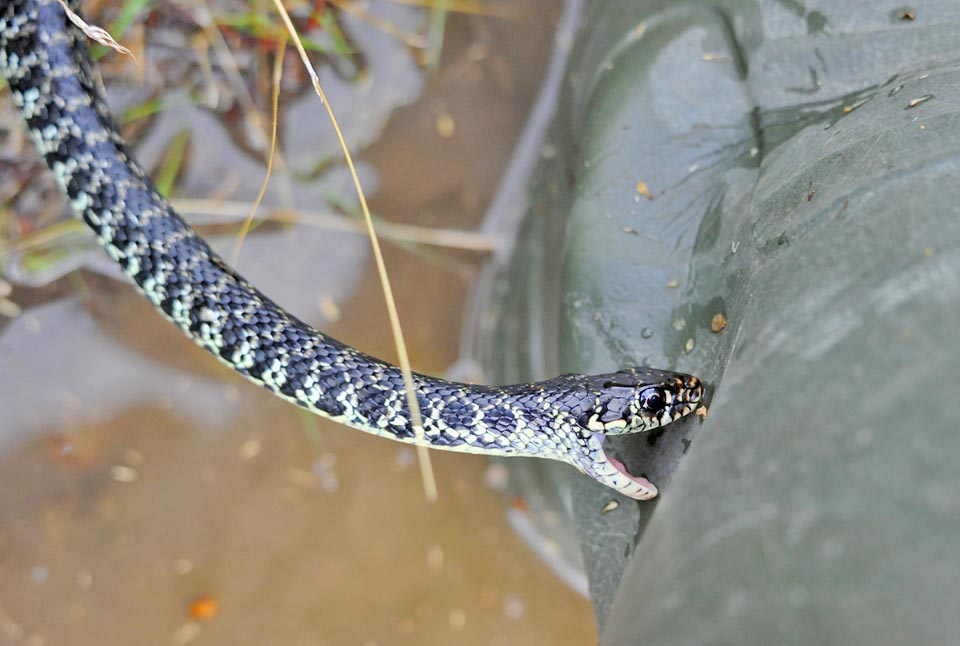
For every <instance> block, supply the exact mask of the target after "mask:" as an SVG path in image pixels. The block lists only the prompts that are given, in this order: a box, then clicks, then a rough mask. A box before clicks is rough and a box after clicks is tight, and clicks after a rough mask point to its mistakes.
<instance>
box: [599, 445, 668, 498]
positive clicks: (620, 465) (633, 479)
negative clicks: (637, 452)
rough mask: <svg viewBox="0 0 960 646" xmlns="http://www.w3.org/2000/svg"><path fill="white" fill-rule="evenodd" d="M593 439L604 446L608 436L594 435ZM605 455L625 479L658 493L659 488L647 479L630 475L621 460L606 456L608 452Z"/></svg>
mask: <svg viewBox="0 0 960 646" xmlns="http://www.w3.org/2000/svg"><path fill="white" fill-rule="evenodd" d="M593 437H594V438H596V440H597V442H599V443H600V446H603V443H604V440H606V439H607V436H606V435H605V434H604V433H593ZM603 455H604V457H605V458H606V459H607V462H609V463H610V464H612V465H613V468H614V469H616V470H617V471H619V472H620V473H621V474H622V475H623V476H624V477H626V478H627V479H628V480H630V481H631V482H634V483H636V484H638V485H640V486H641V487H644V488H646V489H650V490H652V491H656V490H657V487H656V486H655V485H654V484H653V483H652V482H650V481H649V480H647V479H646V478H644V477H642V476H635V475H633V474H632V473H630V472H629V471H627V467H625V466H624V465H623V462H621V461H620V460H618V459H616V458H613V457H610V456H609V455H607V454H606V452H604V454H603Z"/></svg>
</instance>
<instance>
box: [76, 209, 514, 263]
mask: <svg viewBox="0 0 960 646" xmlns="http://www.w3.org/2000/svg"><path fill="white" fill-rule="evenodd" d="M170 202H171V203H172V204H173V206H174V208H176V209H177V211H178V212H179V213H181V214H183V215H184V216H187V219H188V220H190V219H192V218H195V217H197V216H200V215H206V216H214V217H217V218H223V219H236V218H240V217H245V216H246V215H247V214H248V213H249V211H250V205H249V204H247V203H246V202H237V201H232V200H216V199H204V198H196V199H194V198H174V199H172V200H170ZM254 219H255V220H256V221H257V222H266V221H270V220H273V221H276V222H283V223H292V222H296V223H298V224H304V225H306V226H311V227H316V228H320V229H332V230H335V231H343V232H346V233H358V232H363V233H364V234H365V233H366V225H365V224H364V223H363V222H360V221H359V220H355V219H353V218H351V217H347V216H344V215H341V214H339V213H335V212H331V213H325V212H322V211H304V210H302V209H277V208H274V209H269V210H267V211H266V212H265V213H263V214H262V215H260V216H258V217H255V218H254ZM83 226H84V225H83V224H82V223H78V228H82V227H83ZM377 226H378V228H379V234H378V235H379V236H380V237H381V238H386V239H388V240H392V241H393V242H398V243H402V242H412V243H416V244H421V245H431V246H434V247H443V248H446V249H463V250H464V251H478V252H482V253H493V252H495V251H497V250H499V249H501V248H502V247H503V244H504V240H503V238H502V237H500V236H498V235H494V234H489V233H482V232H480V231H467V230H464V229H438V228H433V227H421V226H417V225H415V224H397V223H395V222H389V221H381V222H380V223H379V224H378V225H377Z"/></svg>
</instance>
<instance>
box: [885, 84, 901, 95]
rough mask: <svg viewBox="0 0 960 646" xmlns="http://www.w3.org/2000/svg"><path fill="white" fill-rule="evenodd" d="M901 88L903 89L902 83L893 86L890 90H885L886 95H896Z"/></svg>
mask: <svg viewBox="0 0 960 646" xmlns="http://www.w3.org/2000/svg"><path fill="white" fill-rule="evenodd" d="M902 89H903V84H900V85H898V86H896V87H895V88H893V89H892V90H890V91H889V92H887V96H896V95H897V94H899V93H900V90H902Z"/></svg>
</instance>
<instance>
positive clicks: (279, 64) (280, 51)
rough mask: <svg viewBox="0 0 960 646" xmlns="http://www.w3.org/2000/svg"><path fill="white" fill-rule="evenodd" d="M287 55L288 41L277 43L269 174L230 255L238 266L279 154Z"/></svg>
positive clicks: (268, 162)
mask: <svg viewBox="0 0 960 646" xmlns="http://www.w3.org/2000/svg"><path fill="white" fill-rule="evenodd" d="M286 53H287V41H285V40H280V42H278V43H277V54H276V58H275V59H274V61H273V97H272V99H271V100H272V102H273V118H272V121H271V129H270V156H269V157H267V173H266V175H265V176H264V178H263V183H262V184H261V185H260V192H259V193H257V199H255V200H254V201H253V205H252V206H251V207H250V212H249V213H248V214H247V217H246V219H245V220H244V221H243V226H242V227H240V231H239V232H238V233H237V242H236V244H235V245H234V246H233V252H232V253H231V254H230V255H231V264H233V265H236V264H237V261H238V260H239V259H240V247H241V246H243V241H244V240H245V239H246V237H247V234H248V233H250V227H251V226H253V218H254V216H255V215H256V214H257V209H258V208H259V207H260V203H261V202H263V196H264V194H265V193H266V192H267V185H268V184H270V175H271V174H272V173H273V157H274V155H275V154H276V152H277V121H278V120H279V118H280V112H279V110H280V80H281V79H282V78H283V57H284V54H286Z"/></svg>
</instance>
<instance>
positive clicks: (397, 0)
mask: <svg viewBox="0 0 960 646" xmlns="http://www.w3.org/2000/svg"><path fill="white" fill-rule="evenodd" d="M391 2H393V3H394V4H402V5H408V6H411V7H427V8H428V9H433V8H434V7H435V6H436V4H437V0H391ZM446 10H447V11H453V12H456V13H466V14H473V15H476V16H490V17H493V18H514V17H516V15H517V14H518V13H519V10H518V9H517V8H516V7H514V6H510V5H504V4H502V3H501V4H498V3H496V2H493V1H492V0H486V1H485V2H480V1H479V0H447V6H446Z"/></svg>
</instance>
